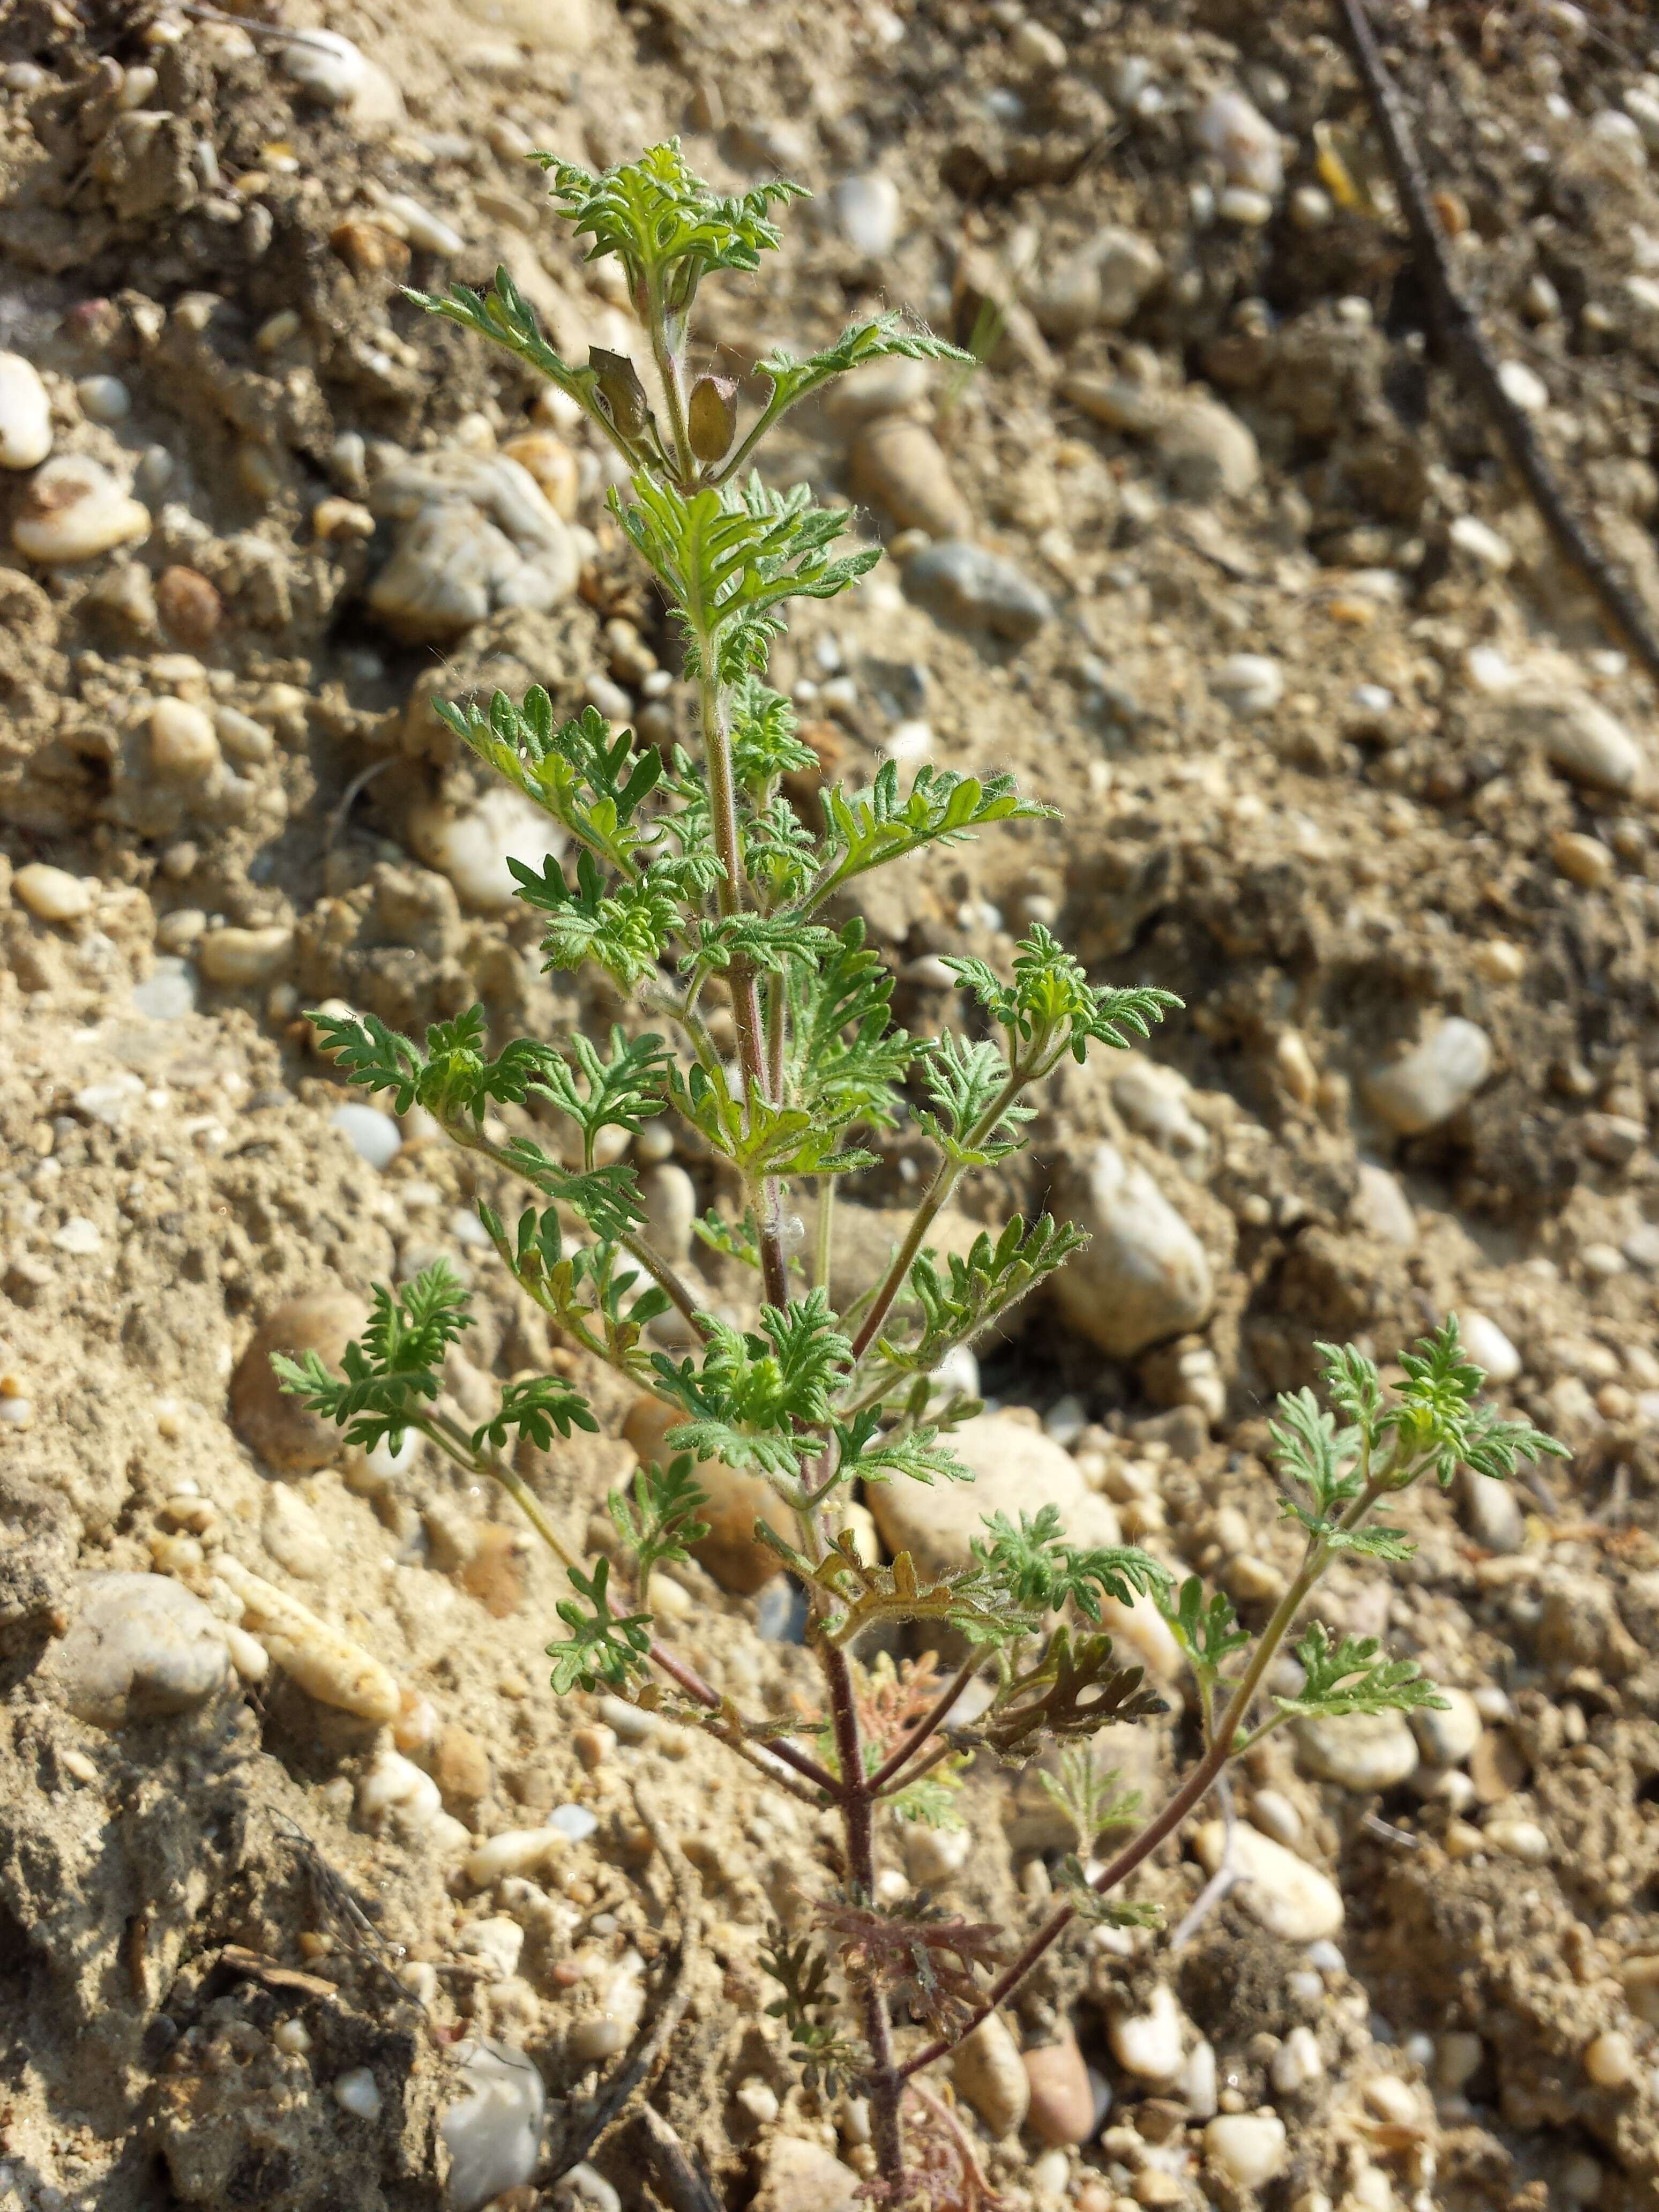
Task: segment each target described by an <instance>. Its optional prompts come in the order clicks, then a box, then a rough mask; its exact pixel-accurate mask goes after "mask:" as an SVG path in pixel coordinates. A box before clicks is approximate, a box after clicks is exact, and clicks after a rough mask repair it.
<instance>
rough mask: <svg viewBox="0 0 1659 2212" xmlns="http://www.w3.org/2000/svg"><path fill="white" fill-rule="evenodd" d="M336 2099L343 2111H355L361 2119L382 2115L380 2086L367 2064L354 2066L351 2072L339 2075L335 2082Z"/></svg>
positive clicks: (371, 2118)
mask: <svg viewBox="0 0 1659 2212" xmlns="http://www.w3.org/2000/svg"><path fill="white" fill-rule="evenodd" d="M334 2101H335V2103H336V2104H337V2105H338V2106H339V2107H340V2109H341V2111H342V2112H350V2113H353V2114H355V2116H356V2118H358V2119H360V2120H375V2119H378V2118H380V2087H379V2084H378V2083H377V2082H376V2081H375V2079H374V2075H372V2074H371V2073H370V2072H369V2070H368V2067H367V2066H354V2067H353V2068H352V2069H351V2071H350V2073H349V2074H342V2075H340V2076H339V2078H338V2080H337V2081H336V2082H335V2084H334Z"/></svg>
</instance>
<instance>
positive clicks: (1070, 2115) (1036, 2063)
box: [1024, 2034, 1095, 2143]
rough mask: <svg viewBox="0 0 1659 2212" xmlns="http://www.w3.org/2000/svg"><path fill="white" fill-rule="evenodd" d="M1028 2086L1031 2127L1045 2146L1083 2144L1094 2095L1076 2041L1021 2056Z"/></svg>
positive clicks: (1045, 2046) (1041, 2047) (1089, 2126)
mask: <svg viewBox="0 0 1659 2212" xmlns="http://www.w3.org/2000/svg"><path fill="white" fill-rule="evenodd" d="M1024 2057H1025V2075H1026V2079H1027V2080H1028V2081H1030V2085H1031V2108H1030V2112H1029V2114H1028V2115H1027V2118H1029V2120H1030V2124H1031V2126H1032V2127H1033V2128H1034V2129H1035V2130H1036V2133H1037V2134H1038V2135H1040V2136H1042V2140H1043V2142H1046V2143H1080V2142H1088V2140H1089V2136H1090V2132H1091V2130H1092V2128H1093V2126H1094V2118H1095V2093H1094V2091H1093V2089H1092V2088H1091V2087H1090V2086H1089V2069H1088V2068H1087V2067H1086V2066H1085V2064H1084V2063H1083V2053H1082V2052H1081V2051H1079V2049H1078V2047H1077V2038H1076V2037H1075V2036H1074V2035H1070V2034H1068V2035H1067V2036H1066V2040H1065V2041H1064V2042H1063V2043H1044V2044H1039V2045H1037V2047H1036V2050H1034V2051H1026V2053H1025V2054H1024Z"/></svg>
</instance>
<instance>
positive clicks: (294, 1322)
mask: <svg viewBox="0 0 1659 2212" xmlns="http://www.w3.org/2000/svg"><path fill="white" fill-rule="evenodd" d="M367 1325H368V1308H367V1307H366V1306H365V1305H364V1304H362V1300H361V1299H359V1298H355V1297H349V1296H348V1295H347V1294H346V1293H344V1292H343V1291H318V1292H315V1293H313V1295H312V1296H310V1297H299V1298H290V1299H289V1301H288V1302H287V1303H286V1304H283V1305H280V1306H278V1307H277V1309H276V1311H275V1312H274V1313H273V1314H271V1315H270V1316H269V1318H268V1319H267V1320H265V1321H264V1322H262V1323H261V1325H260V1327H259V1328H258V1331H257V1332H256V1334H255V1335H254V1337H253V1340H252V1342H251V1343H250V1344H249V1346H248V1347H247V1350H246V1352H244V1353H243V1354H242V1356H241V1358H240V1360H239V1361H238V1362H237V1364H236V1370H235V1372H234V1375H233V1376H231V1383H230V1418H231V1423H232V1425H233V1426H234V1429H235V1431H236V1433H237V1435H238V1436H239V1437H240V1438H241V1439H242V1442H243V1443H245V1444H246V1445H247V1447H248V1449H250V1450H251V1451H252V1452H254V1453H255V1454H257V1455H258V1457H259V1458H260V1459H263V1460H264V1461H266V1462H269V1464H270V1465H271V1466H272V1467H279V1468H289V1469H293V1470H295V1471H303V1470H305V1469H307V1468H319V1467H327V1466H329V1465H330V1464H331V1462H333V1461H335V1460H336V1459H337V1458H338V1457H339V1456H340V1454H341V1452H342V1451H343V1449H344V1445H343V1441H342V1435H341V1431H340V1430H339V1429H338V1428H337V1427H336V1426H335V1425H334V1423H333V1422H332V1421H325V1419H323V1418H322V1416H321V1415H320V1414H319V1413H309V1412H307V1409H306V1407H304V1406H303V1405H301V1402H300V1401H299V1399H298V1398H295V1397H290V1396H289V1395H288V1394H287V1393H286V1392H284V1391H283V1390H282V1389H280V1388H279V1387H278V1384H277V1381H276V1373H275V1371H274V1370H273V1369H272V1367H271V1364H270V1362H271V1355H272V1354H273V1353H274V1352H283V1353H285V1354H286V1355H287V1356H288V1357H289V1358H291V1359H295V1360H298V1361H301V1363H303V1361H304V1358H305V1355H306V1354H307V1352H317V1353H318V1354H319V1356H320V1358H322V1360H323V1363H324V1364H325V1366H328V1367H330V1368H332V1369H334V1370H338V1368H339V1364H340V1362H341V1359H342V1358H343V1355H344V1352H345V1348H346V1346H347V1345H348V1344H349V1343H350V1342H351V1340H352V1339H353V1338H354V1337H357V1336H361V1335H362V1332H363V1330H364V1328H366V1327H367Z"/></svg>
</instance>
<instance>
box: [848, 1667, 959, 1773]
mask: <svg viewBox="0 0 1659 2212" xmlns="http://www.w3.org/2000/svg"><path fill="white" fill-rule="evenodd" d="M981 1663H982V1657H981V1654H980V1653H979V1652H977V1651H970V1652H969V1655H968V1656H967V1657H966V1658H965V1659H964V1660H963V1662H962V1664H961V1666H960V1667H958V1668H957V1671H956V1673H955V1674H953V1675H952V1676H951V1680H949V1681H948V1682H947V1683H946V1684H945V1688H944V1690H943V1691H942V1692H941V1693H940V1696H939V1702H938V1704H937V1705H934V1706H933V1709H932V1711H930V1712H928V1713H927V1715H926V1716H925V1717H924V1718H923V1719H922V1720H921V1722H920V1723H918V1725H917V1726H916V1728H915V1729H914V1730H913V1731H912V1732H911V1734H910V1735H908V1736H906V1738H905V1739H904V1741H903V1742H902V1744H900V1746H899V1747H898V1749H897V1750H896V1751H895V1752H893V1753H891V1754H890V1756H889V1757H888V1758H887V1759H884V1760H883V1762H882V1764H881V1765H879V1766H878V1768H877V1769H876V1771H875V1772H874V1773H873V1774H872V1776H871V1777H870V1794H871V1795H872V1796H875V1795H876V1793H877V1792H878V1790H880V1789H881V1788H882V1787H883V1785H884V1784H886V1783H889V1782H890V1781H891V1780H892V1778H893V1777H894V1776H895V1775H896V1774H897V1773H898V1772H899V1771H900V1770H901V1769H902V1767H904V1766H906V1765H908V1763H909V1761H910V1760H911V1759H914V1758H915V1755H916V1753H918V1752H919V1751H920V1750H921V1747H922V1746H923V1744H925V1743H926V1742H927V1739H928V1737H929V1736H930V1735H933V1734H934V1732H935V1731H936V1730H937V1729H940V1728H942V1727H943V1726H944V1724H945V1720H946V1719H947V1718H948V1717H949V1715H950V1711H951V1707H952V1705H955V1704H956V1702H957V1699H958V1698H959V1697H960V1696H961V1695H962V1693H963V1691H964V1690H965V1689H966V1688H967V1686H968V1685H969V1682H971V1681H972V1680H973V1679H974V1677H975V1674H977V1673H978V1672H979V1670H980V1667H981Z"/></svg>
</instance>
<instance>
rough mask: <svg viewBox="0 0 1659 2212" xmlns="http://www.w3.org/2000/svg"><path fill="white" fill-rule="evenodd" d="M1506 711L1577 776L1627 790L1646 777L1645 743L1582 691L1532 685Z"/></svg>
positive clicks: (1556, 764) (1559, 765) (1608, 787)
mask: <svg viewBox="0 0 1659 2212" xmlns="http://www.w3.org/2000/svg"><path fill="white" fill-rule="evenodd" d="M1504 714H1505V716H1506V719H1507V720H1508V721H1509V723H1510V726H1511V727H1512V728H1513V729H1515V730H1516V732H1518V733H1519V734H1520V735H1521V736H1522V737H1524V738H1530V739H1532V740H1533V741H1534V743H1535V744H1539V745H1541V747H1542V748H1543V752H1544V757H1545V759H1546V760H1547V761H1548V762H1549V763H1551V765H1552V766H1553V767H1554V768H1559V769H1560V770H1561V772H1562V774H1563V775H1570V776H1571V777H1572V778H1573V780H1574V781H1576V782H1578V783H1587V784H1589V785H1590V786H1591V787H1593V788H1594V789H1595V790H1597V791H1612V792H1627V791H1633V790H1635V788H1636V787H1637V785H1638V783H1640V782H1641V781H1643V775H1644V768H1645V762H1644V756H1643V752H1642V748H1641V746H1640V745H1639V744H1638V743H1637V741H1636V739H1635V738H1633V737H1632V735H1631V733H1630V732H1629V731H1628V730H1627V729H1626V727H1625V726H1624V724H1623V723H1622V722H1621V721H1620V720H1618V718H1617V717H1616V716H1615V715H1613V714H1609V713H1608V712H1607V708H1605V707H1603V706H1601V705H1599V704H1598V703H1597V702H1596V701H1595V700H1594V699H1590V698H1587V697H1586V696H1584V694H1583V692H1582V691H1573V690H1558V689H1555V688H1553V687H1547V686H1544V687H1540V686H1528V687H1527V688H1525V689H1522V690H1517V691H1516V692H1514V693H1512V694H1511V695H1510V698H1509V700H1508V702H1506V705H1505V708H1504Z"/></svg>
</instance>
